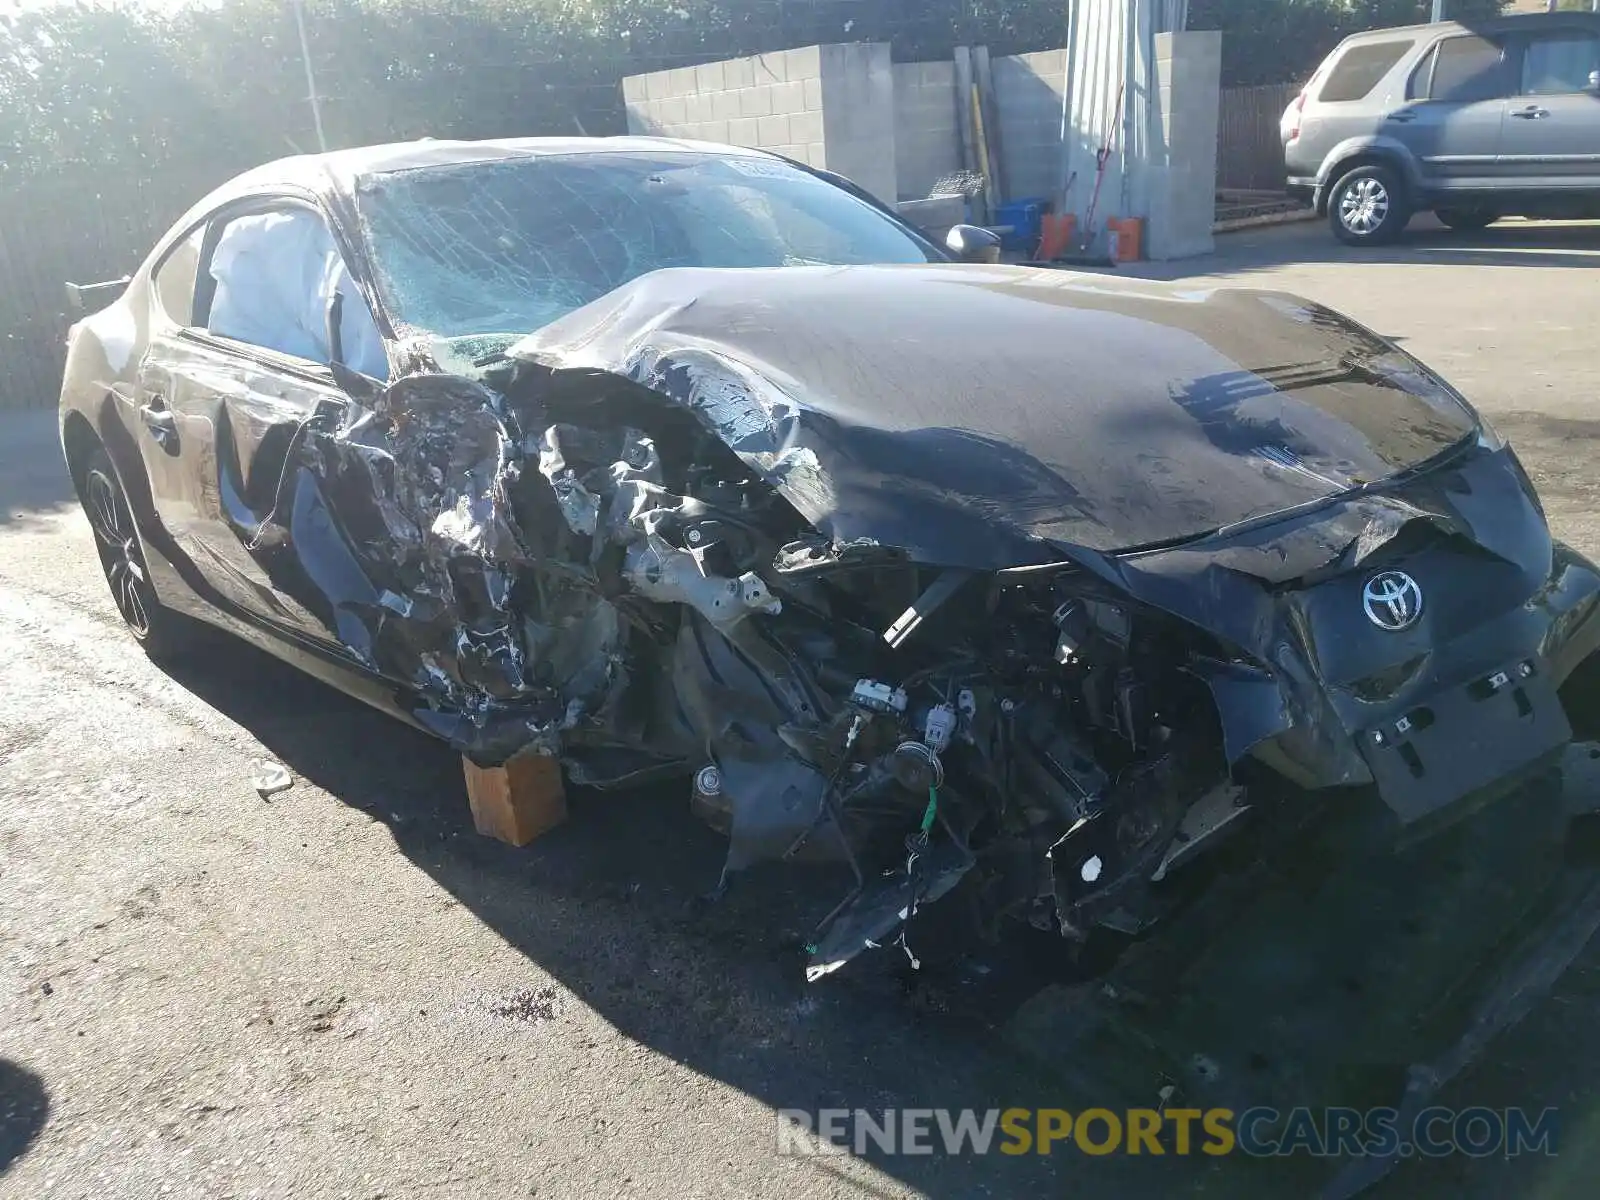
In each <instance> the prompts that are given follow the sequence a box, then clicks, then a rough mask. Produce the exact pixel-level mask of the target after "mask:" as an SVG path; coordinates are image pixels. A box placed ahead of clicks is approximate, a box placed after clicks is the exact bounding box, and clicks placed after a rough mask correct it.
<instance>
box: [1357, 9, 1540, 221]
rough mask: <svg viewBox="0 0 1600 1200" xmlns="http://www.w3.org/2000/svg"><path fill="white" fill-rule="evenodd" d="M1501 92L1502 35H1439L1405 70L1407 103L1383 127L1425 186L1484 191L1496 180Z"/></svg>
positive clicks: (1505, 79) (1504, 74) (1505, 86)
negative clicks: (1413, 67)
mask: <svg viewBox="0 0 1600 1200" xmlns="http://www.w3.org/2000/svg"><path fill="white" fill-rule="evenodd" d="M1509 91H1510V88H1509V72H1508V69H1507V59H1506V49H1505V45H1504V42H1503V40H1502V39H1499V38H1494V37H1483V36H1480V35H1478V34H1454V35H1451V36H1449V37H1443V38H1440V39H1439V41H1438V42H1437V43H1435V44H1434V46H1433V48H1432V49H1431V50H1429V51H1428V53H1427V54H1426V55H1425V56H1424V57H1423V59H1422V61H1421V62H1420V63H1418V65H1417V68H1416V70H1415V71H1414V72H1413V73H1412V76H1411V82H1410V84H1409V85H1408V88H1407V96H1408V97H1409V98H1410V99H1411V103H1410V104H1408V105H1407V106H1406V107H1404V108H1402V109H1400V110H1399V111H1397V112H1394V113H1391V114H1390V115H1389V117H1388V118H1387V119H1386V120H1385V122H1384V128H1383V132H1384V133H1385V134H1388V135H1390V136H1392V137H1394V138H1396V139H1398V140H1399V141H1401V142H1402V143H1404V144H1405V145H1406V146H1407V147H1408V148H1409V149H1410V151H1411V154H1412V157H1413V158H1414V160H1415V161H1416V164H1417V170H1418V174H1419V177H1420V179H1421V182H1422V187H1423V190H1424V191H1425V192H1429V193H1433V192H1451V191H1479V190H1488V189H1492V188H1495V187H1498V186H1500V184H1501V180H1500V179H1499V177H1498V175H1499V168H1498V165H1497V164H1498V159H1499V154H1500V137H1501V133H1500V130H1501V125H1502V124H1503V122H1504V116H1505V106H1506V101H1505V98H1506V96H1507V94H1508V92H1509Z"/></svg>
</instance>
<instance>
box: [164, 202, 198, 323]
mask: <svg viewBox="0 0 1600 1200" xmlns="http://www.w3.org/2000/svg"><path fill="white" fill-rule="evenodd" d="M205 234H206V230H205V226H204V225H202V226H201V227H200V228H199V229H196V230H195V231H194V232H193V233H191V234H190V235H189V236H188V237H186V238H184V239H183V240H182V241H181V242H179V243H178V244H177V245H175V246H173V247H172V249H171V250H168V251H167V255H166V257H165V258H163V259H162V260H161V265H160V266H158V267H157V268H156V269H155V274H154V275H152V276H151V282H152V283H154V284H155V293H156V303H157V304H159V305H160V306H161V310H162V311H163V312H165V313H166V314H167V316H169V317H171V318H172V319H173V320H174V321H176V322H177V323H178V324H180V325H192V324H194V280H195V271H196V269H197V268H198V267H199V265H200V246H201V243H202V242H203V241H204V240H205Z"/></svg>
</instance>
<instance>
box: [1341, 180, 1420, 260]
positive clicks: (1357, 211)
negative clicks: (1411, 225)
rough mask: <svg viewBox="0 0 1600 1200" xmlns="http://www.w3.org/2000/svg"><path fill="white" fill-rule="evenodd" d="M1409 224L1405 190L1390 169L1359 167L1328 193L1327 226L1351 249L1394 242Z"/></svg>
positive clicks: (1409, 215)
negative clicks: (1352, 247) (1351, 247)
mask: <svg viewBox="0 0 1600 1200" xmlns="http://www.w3.org/2000/svg"><path fill="white" fill-rule="evenodd" d="M1410 220H1411V202H1410V201H1409V200H1408V199H1407V198H1406V194H1405V188H1404V186H1403V185H1402V184H1401V183H1400V181H1399V180H1398V179H1397V178H1396V177H1395V174H1394V172H1393V171H1391V170H1389V169H1388V168H1387V167H1380V166H1376V165H1368V166H1364V167H1357V168H1356V169H1355V170H1353V171H1351V172H1349V173H1348V174H1346V175H1345V176H1343V177H1342V178H1341V179H1340V180H1339V182H1338V183H1336V184H1334V185H1333V191H1331V192H1329V193H1328V225H1329V227H1330V228H1331V229H1332V230H1333V236H1334V237H1336V238H1338V239H1339V240H1340V241H1341V242H1344V243H1345V244H1346V245H1348V246H1377V245H1382V244H1383V243H1385V242H1392V241H1393V240H1394V239H1395V238H1397V237H1398V236H1400V231H1401V230H1402V229H1404V228H1405V227H1406V224H1407V223H1408V222H1409V221H1410Z"/></svg>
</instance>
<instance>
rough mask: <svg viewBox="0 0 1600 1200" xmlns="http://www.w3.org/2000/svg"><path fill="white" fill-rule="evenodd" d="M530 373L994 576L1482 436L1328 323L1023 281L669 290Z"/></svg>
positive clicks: (838, 277)
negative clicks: (626, 393) (636, 388)
mask: <svg viewBox="0 0 1600 1200" xmlns="http://www.w3.org/2000/svg"><path fill="white" fill-rule="evenodd" d="M510 354H511V356H512V357H513V358H515V359H518V360H521V361H524V362H532V363H536V364H539V365H540V366H543V367H546V368H550V369H553V370H555V371H561V372H564V371H582V372H590V371H602V372H607V373H613V374H617V375H621V376H624V377H626V378H628V379H630V380H632V381H634V382H636V383H640V384H643V385H645V386H647V387H649V388H651V389H653V390H654V391H656V392H658V393H660V394H662V395H663V396H665V397H667V398H668V399H669V400H671V401H673V402H675V403H679V404H683V405H685V406H687V407H689V408H691V409H692V410H693V411H695V412H696V413H697V415H699V416H700V418H701V419H702V420H703V421H704V422H705V423H706V424H707V425H708V426H709V427H710V428H712V429H714V430H716V431H717V433H718V434H719V435H720V436H721V437H722V438H723V439H724V440H725V441H726V442H727V443H728V444H729V446H731V447H732V448H733V449H734V450H735V451H736V452H737V453H738V454H739V455H740V456H741V458H743V459H744V461H745V462H746V463H747V464H749V465H750V466H751V467H752V468H753V469H754V470H756V471H757V472H759V473H760V474H762V475H763V476H764V477H765V478H767V479H768V480H769V481H770V482H771V483H772V484H773V485H774V486H775V487H776V488H777V489H778V490H779V491H780V492H781V493H782V494H783V495H784V496H785V497H786V498H787V499H788V500H789V501H790V502H791V503H792V504H794V505H795V507H796V508H797V509H798V510H799V511H800V513H801V514H802V515H803V516H804V517H806V519H807V520H809V521H811V522H812V523H813V524H815V525H816V526H817V528H818V529H819V530H820V531H821V532H823V533H824V534H826V535H828V536H830V537H832V538H833V539H835V540H836V541H840V542H851V541H855V540H857V539H867V540H870V541H875V542H877V543H880V544H882V545H884V546H893V547H897V548H900V549H904V550H906V551H908V552H909V553H910V554H911V555H912V556H913V557H914V558H916V559H918V560H921V561H927V562H933V563H943V564H948V565H954V566H969V567H974V568H979V569H992V568H998V567H1002V566H1009V565H1016V564H1019V563H1025V562H1037V561H1043V560H1046V559H1049V558H1052V557H1059V554H1060V550H1061V549H1062V548H1064V547H1086V548H1088V549H1091V550H1098V551H1109V550H1119V549H1128V548H1132V547H1138V546H1149V545H1154V544H1158V543H1166V542H1172V541H1175V540H1178V539H1182V538H1187V537H1193V536H1196V535H1200V534H1203V533H1206V532H1209V531H1211V530H1214V529H1216V528H1218V527H1221V526H1226V525H1230V524H1232V523H1235V522H1238V521H1243V520H1247V519H1250V518H1255V517H1260V516H1263V515H1266V514H1269V513H1272V512H1276V511H1279V510H1282V509H1285V508H1290V507H1293V506H1295V505H1300V504H1305V503H1307V502H1311V501H1316V500H1319V499H1323V498H1326V497H1328V496H1331V495H1334V494H1337V493H1339V492H1342V491H1344V490H1346V489H1348V488H1350V487H1352V486H1355V485H1359V484H1362V483H1368V482H1372V481H1374V480H1379V479H1383V478H1385V477H1387V476H1389V475H1392V474H1393V473H1395V472H1396V471H1397V470H1403V469H1405V468H1407V467H1411V466H1414V465H1416V464H1418V463H1421V462H1423V461H1425V460H1427V459H1429V458H1431V457H1433V456H1434V455H1437V454H1439V453H1440V452H1441V451H1443V450H1445V449H1447V448H1448V447H1450V446H1452V445H1454V444H1456V443H1457V442H1459V441H1460V440H1461V439H1462V438H1463V437H1464V436H1466V435H1467V434H1469V433H1471V432H1472V431H1473V429H1474V428H1475V419H1474V417H1473V415H1472V413H1471V411H1470V410H1469V409H1468V408H1467V406H1466V405H1465V404H1464V403H1463V402H1462V401H1461V400H1460V399H1459V398H1458V397H1457V396H1456V395H1455V394H1454V393H1453V392H1452V391H1451V390H1450V389H1449V388H1448V387H1447V386H1446V385H1445V384H1443V383H1442V382H1441V381H1439V380H1438V379H1437V378H1436V377H1434V376H1433V375H1432V374H1430V373H1429V372H1427V371H1426V370H1425V369H1424V368H1423V367H1421V366H1420V365H1419V364H1418V363H1416V362H1415V361H1414V360H1413V359H1411V358H1410V357H1408V356H1407V355H1405V354H1403V353H1402V352H1400V351H1398V350H1397V349H1395V348H1394V347H1393V346H1392V345H1390V344H1389V343H1387V342H1385V341H1384V340H1383V339H1381V338H1379V337H1377V336H1375V335H1373V334H1372V333H1370V332H1368V331H1367V330H1364V329H1362V328H1361V327H1360V326H1357V325H1355V324H1354V323H1352V322H1350V321H1348V320H1346V319H1345V318H1343V317H1341V316H1339V315H1338V314H1336V313H1333V312H1331V311H1329V310H1328V309H1325V308H1322V307H1320V306H1317V305H1314V304H1311V303H1309V302H1307V301H1304V300H1301V299H1298V298H1295V297H1292V296H1287V295H1281V294H1276V293H1267V292H1259V291H1248V290H1229V289H1222V290H1205V289H1185V288H1180V287H1170V286H1162V285H1153V284H1144V283H1129V282H1126V281H1122V280H1117V279H1113V278H1108V277H1104V276H1095V275H1083V274H1075V273H1067V272H1060V271H1054V270H1046V269H1032V268H1022V267H985V266H957V265H949V266H946V265H929V266H862V267H790V268H779V269H761V270H748V269H747V270H713V269H679V270H667V271H657V272H653V273H651V274H649V275H645V276H642V277H640V278H639V279H636V280H634V281H632V282H631V283H629V284H627V285H625V286H623V287H621V288H618V289H617V290H616V291H614V292H612V293H610V294H608V295H607V296H605V297H603V298H601V299H600V300H597V301H595V302H594V303H592V304H589V305H586V306H585V307H583V308H580V309H578V310H576V311H575V312H573V313H571V314H569V315H568V316H566V317H564V318H562V319H561V320H559V321H557V322H555V323H553V324H551V325H549V326H546V327H545V328H544V329H541V330H540V331H538V332H537V333H535V334H533V335H532V336H530V337H528V338H525V339H523V340H522V341H520V342H518V343H517V344H516V345H514V346H513V347H512V348H511V351H510Z"/></svg>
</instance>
